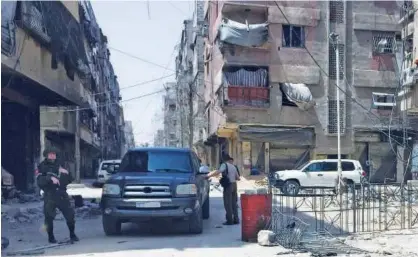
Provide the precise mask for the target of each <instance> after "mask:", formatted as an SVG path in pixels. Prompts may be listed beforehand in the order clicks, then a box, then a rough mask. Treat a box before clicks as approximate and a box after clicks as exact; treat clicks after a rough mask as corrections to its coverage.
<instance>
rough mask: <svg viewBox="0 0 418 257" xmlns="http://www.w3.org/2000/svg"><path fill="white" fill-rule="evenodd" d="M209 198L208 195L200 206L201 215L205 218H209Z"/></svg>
mask: <svg viewBox="0 0 418 257" xmlns="http://www.w3.org/2000/svg"><path fill="white" fill-rule="evenodd" d="M209 199H210V198H209V196H208V198H207V199H206V201H205V202H204V203H203V206H202V217H203V219H205V220H207V219H209V216H210V201H209Z"/></svg>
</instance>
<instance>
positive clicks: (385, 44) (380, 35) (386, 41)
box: [373, 31, 396, 54]
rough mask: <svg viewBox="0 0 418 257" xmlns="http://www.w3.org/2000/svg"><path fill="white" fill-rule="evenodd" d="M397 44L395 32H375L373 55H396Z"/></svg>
mask: <svg viewBox="0 0 418 257" xmlns="http://www.w3.org/2000/svg"><path fill="white" fill-rule="evenodd" d="M395 42H396V41H395V33H394V32H380V31H379V32H373V54H393V53H395V47H396V43H395Z"/></svg>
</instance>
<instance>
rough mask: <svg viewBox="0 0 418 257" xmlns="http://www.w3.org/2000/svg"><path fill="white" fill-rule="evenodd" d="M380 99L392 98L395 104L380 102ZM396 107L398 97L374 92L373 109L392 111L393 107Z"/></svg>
mask: <svg viewBox="0 0 418 257" xmlns="http://www.w3.org/2000/svg"><path fill="white" fill-rule="evenodd" d="M379 97H385V98H386V99H387V97H392V98H393V102H388V101H385V102H380V101H378V100H379V99H378V98H379ZM395 106H396V97H395V95H394V94H390V93H378V92H372V107H373V109H378V110H392V108H393V107H395Z"/></svg>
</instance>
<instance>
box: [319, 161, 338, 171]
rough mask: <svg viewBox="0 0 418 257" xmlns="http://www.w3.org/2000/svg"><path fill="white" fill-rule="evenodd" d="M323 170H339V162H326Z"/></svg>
mask: <svg viewBox="0 0 418 257" xmlns="http://www.w3.org/2000/svg"><path fill="white" fill-rule="evenodd" d="M322 170H323V171H337V170H338V164H337V162H324V164H323V165H322Z"/></svg>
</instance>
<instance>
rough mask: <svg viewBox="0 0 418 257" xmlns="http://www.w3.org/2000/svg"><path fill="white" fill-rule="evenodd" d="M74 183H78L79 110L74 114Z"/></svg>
mask: <svg viewBox="0 0 418 257" xmlns="http://www.w3.org/2000/svg"><path fill="white" fill-rule="evenodd" d="M74 136H75V181H76V182H77V183H80V109H79V107H78V106H77V108H76V112H75V135H74Z"/></svg>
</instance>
